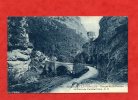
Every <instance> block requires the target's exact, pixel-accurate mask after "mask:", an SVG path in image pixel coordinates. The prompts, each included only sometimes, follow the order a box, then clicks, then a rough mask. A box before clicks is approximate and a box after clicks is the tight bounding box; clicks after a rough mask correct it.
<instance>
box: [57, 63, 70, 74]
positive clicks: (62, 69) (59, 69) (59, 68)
mask: <svg viewBox="0 0 138 100" xmlns="http://www.w3.org/2000/svg"><path fill="white" fill-rule="evenodd" d="M56 74H57V75H58V76H60V75H69V74H70V71H69V70H68V68H67V66H64V65H60V66H57V68H56Z"/></svg>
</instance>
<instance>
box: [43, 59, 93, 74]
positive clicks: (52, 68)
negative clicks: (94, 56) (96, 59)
mask: <svg viewBox="0 0 138 100" xmlns="http://www.w3.org/2000/svg"><path fill="white" fill-rule="evenodd" d="M83 65H84V67H86V66H90V65H88V64H83ZM76 67H78V66H76ZM80 68H81V67H80ZM74 69H75V65H74V64H73V63H67V62H59V61H46V66H45V70H46V71H47V72H53V73H55V74H57V75H62V74H72V73H75V70H74Z"/></svg>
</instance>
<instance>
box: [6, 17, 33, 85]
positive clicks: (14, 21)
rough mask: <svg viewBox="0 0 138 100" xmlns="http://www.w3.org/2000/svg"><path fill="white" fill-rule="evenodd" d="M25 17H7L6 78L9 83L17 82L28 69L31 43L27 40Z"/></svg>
mask: <svg viewBox="0 0 138 100" xmlns="http://www.w3.org/2000/svg"><path fill="white" fill-rule="evenodd" d="M26 27H27V23H26V19H25V18H19V17H9V18H8V73H9V75H8V78H9V84H15V83H18V82H19V81H20V80H19V79H20V78H21V75H22V74H24V72H26V71H27V70H28V67H29V63H30V61H31V60H30V54H31V52H32V45H31V43H30V42H29V37H28V33H27V29H26Z"/></svg>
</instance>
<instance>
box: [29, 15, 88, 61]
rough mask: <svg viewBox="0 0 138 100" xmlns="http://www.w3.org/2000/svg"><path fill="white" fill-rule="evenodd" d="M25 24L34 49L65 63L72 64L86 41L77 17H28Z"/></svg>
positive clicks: (85, 34)
mask: <svg viewBox="0 0 138 100" xmlns="http://www.w3.org/2000/svg"><path fill="white" fill-rule="evenodd" d="M27 22H28V26H29V37H30V41H31V42H32V43H33V44H34V48H35V49H36V50H39V51H41V52H43V53H44V54H46V55H48V56H51V55H52V56H55V57H57V59H61V57H62V58H63V59H64V61H65V62H72V61H73V58H74V56H75V55H76V53H77V52H78V51H80V50H82V45H83V44H84V43H86V41H87V40H88V37H87V32H86V30H85V29H84V27H83V25H82V24H81V21H80V18H79V17H62V16H59V17H55V16H53V17H35V18H34V17H29V18H28V21H27Z"/></svg>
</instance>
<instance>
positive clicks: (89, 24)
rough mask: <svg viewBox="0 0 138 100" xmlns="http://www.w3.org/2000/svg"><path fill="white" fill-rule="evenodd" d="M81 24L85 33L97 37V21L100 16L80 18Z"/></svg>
mask: <svg viewBox="0 0 138 100" xmlns="http://www.w3.org/2000/svg"><path fill="white" fill-rule="evenodd" d="M80 18H81V23H82V24H83V25H84V27H85V29H86V30H87V31H92V32H95V33H96V37H97V36H98V35H99V28H100V27H99V21H100V19H101V18H102V16H80Z"/></svg>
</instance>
